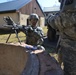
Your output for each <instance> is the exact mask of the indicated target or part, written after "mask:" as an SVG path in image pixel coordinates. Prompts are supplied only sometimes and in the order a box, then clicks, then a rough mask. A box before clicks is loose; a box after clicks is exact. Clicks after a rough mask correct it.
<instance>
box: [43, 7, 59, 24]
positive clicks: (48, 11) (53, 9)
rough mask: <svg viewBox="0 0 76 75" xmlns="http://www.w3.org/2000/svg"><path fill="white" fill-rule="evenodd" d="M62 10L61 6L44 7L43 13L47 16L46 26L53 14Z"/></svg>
mask: <svg viewBox="0 0 76 75" xmlns="http://www.w3.org/2000/svg"><path fill="white" fill-rule="evenodd" d="M59 10H60V7H59V6H53V7H44V9H43V12H44V15H45V25H46V24H47V22H46V19H47V17H48V16H50V15H51V14H56V13H57V12H58V11H59Z"/></svg>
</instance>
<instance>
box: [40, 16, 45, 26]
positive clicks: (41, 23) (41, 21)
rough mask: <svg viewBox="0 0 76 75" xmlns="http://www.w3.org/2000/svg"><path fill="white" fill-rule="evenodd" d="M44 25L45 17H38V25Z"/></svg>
mask: <svg viewBox="0 0 76 75" xmlns="http://www.w3.org/2000/svg"><path fill="white" fill-rule="evenodd" d="M44 26H45V18H44V17H40V27H44Z"/></svg>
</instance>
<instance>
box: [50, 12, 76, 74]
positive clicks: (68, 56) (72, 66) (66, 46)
mask: <svg viewBox="0 0 76 75" xmlns="http://www.w3.org/2000/svg"><path fill="white" fill-rule="evenodd" d="M51 22H53V23H51ZM49 24H50V25H51V26H52V27H53V28H54V29H56V30H59V33H60V36H61V40H60V41H61V42H60V46H61V50H62V51H61V52H62V56H63V62H64V72H65V75H76V13H75V12H63V13H61V14H60V15H59V16H57V17H56V18H55V19H54V21H50V23H49Z"/></svg>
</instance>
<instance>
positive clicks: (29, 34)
mask: <svg viewBox="0 0 76 75" xmlns="http://www.w3.org/2000/svg"><path fill="white" fill-rule="evenodd" d="M25 28H26V29H27V30H26V29H25ZM23 31H24V33H25V34H26V43H27V44H29V45H42V43H43V31H42V28H41V27H37V26H36V27H32V26H30V25H29V26H27V27H24V28H23Z"/></svg>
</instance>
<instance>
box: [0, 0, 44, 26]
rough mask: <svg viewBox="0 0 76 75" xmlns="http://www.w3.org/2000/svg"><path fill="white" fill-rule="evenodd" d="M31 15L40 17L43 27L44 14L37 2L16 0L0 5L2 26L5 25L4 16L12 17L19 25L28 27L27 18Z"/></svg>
mask: <svg viewBox="0 0 76 75" xmlns="http://www.w3.org/2000/svg"><path fill="white" fill-rule="evenodd" d="M31 13H37V14H38V15H39V18H40V20H39V24H40V26H41V27H43V26H44V21H45V19H44V13H43V11H42V9H41V7H40V5H39V3H38V1H37V0H14V1H9V2H5V3H0V26H1V25H3V24H5V22H4V21H3V17H4V16H10V17H11V18H12V19H13V20H14V21H15V23H17V24H20V25H27V23H28V20H27V18H28V16H29V15H30V14H31Z"/></svg>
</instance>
